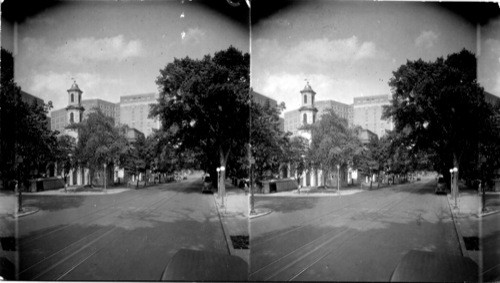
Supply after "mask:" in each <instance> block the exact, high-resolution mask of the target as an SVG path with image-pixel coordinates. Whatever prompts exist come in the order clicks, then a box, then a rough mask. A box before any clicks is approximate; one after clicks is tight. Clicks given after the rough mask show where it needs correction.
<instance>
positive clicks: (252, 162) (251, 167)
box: [249, 145, 255, 215]
mask: <svg viewBox="0 0 500 283" xmlns="http://www.w3.org/2000/svg"><path fill="white" fill-rule="evenodd" d="M251 147H252V146H251V145H250V148H251ZM251 154H252V153H251V150H250V153H249V155H250V174H249V177H250V178H249V181H250V215H254V214H255V198H254V194H253V164H254V163H255V159H254V158H253V157H252V156H251Z"/></svg>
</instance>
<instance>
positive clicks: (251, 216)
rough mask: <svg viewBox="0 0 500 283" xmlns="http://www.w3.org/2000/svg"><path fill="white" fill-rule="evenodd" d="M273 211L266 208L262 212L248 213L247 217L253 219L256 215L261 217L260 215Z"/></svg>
mask: <svg viewBox="0 0 500 283" xmlns="http://www.w3.org/2000/svg"><path fill="white" fill-rule="evenodd" d="M272 212H273V211H272V210H270V209H268V210H264V211H262V212H256V213H255V214H253V215H252V214H250V213H248V218H250V219H255V218H258V217H262V216H265V215H268V214H271V213H272Z"/></svg>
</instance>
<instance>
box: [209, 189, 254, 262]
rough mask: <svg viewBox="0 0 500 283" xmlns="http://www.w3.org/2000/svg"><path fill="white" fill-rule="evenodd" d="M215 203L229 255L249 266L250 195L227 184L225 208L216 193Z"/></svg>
mask: <svg viewBox="0 0 500 283" xmlns="http://www.w3.org/2000/svg"><path fill="white" fill-rule="evenodd" d="M214 201H215V203H216V206H217V210H218V213H219V216H220V219H221V223H222V227H223V229H224V236H225V237H226V242H227V245H228V248H229V253H230V254H231V255H235V256H238V257H240V258H242V259H243V260H245V261H246V262H247V264H250V249H249V248H250V247H249V231H248V230H249V228H248V205H249V204H248V195H245V191H244V190H243V189H240V188H237V187H235V186H233V185H232V184H231V183H230V182H226V197H225V198H224V206H223V207H222V199H221V198H219V196H218V195H217V193H214ZM237 236H240V237H237ZM241 236H242V237H241ZM231 237H233V240H231ZM245 246H246V249H245Z"/></svg>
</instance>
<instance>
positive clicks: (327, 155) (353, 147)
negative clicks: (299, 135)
mask: <svg viewBox="0 0 500 283" xmlns="http://www.w3.org/2000/svg"><path fill="white" fill-rule="evenodd" d="M361 150H362V146H361V142H360V140H359V138H358V136H357V134H356V132H355V131H354V130H353V129H352V128H350V127H349V125H348V123H347V120H345V119H342V118H340V117H338V116H337V114H335V112H334V110H333V109H331V108H330V109H327V111H326V113H324V114H323V115H322V116H321V120H319V121H318V122H316V123H315V124H313V125H312V140H311V150H310V155H309V158H310V161H311V162H312V165H313V167H316V168H320V169H322V170H323V172H324V174H323V176H324V178H326V176H327V173H328V172H336V171H337V169H336V168H337V165H338V166H348V165H350V164H351V163H352V162H353V159H354V157H355V156H356V155H358V154H360V152H361ZM325 181H326V180H325ZM325 183H326V182H325Z"/></svg>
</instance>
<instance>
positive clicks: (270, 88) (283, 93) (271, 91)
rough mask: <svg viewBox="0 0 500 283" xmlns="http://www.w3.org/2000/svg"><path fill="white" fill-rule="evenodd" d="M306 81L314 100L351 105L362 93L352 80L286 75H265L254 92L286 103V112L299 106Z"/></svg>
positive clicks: (283, 73)
mask: <svg viewBox="0 0 500 283" xmlns="http://www.w3.org/2000/svg"><path fill="white" fill-rule="evenodd" d="M305 79H307V80H308V81H309V82H310V84H311V86H312V88H313V90H314V91H315V92H316V100H317V101H318V100H335V101H339V102H342V103H346V104H350V103H352V97H353V96H359V95H360V94H361V93H362V90H361V89H360V86H359V83H357V81H356V80H354V79H333V78H332V77H331V76H329V75H324V74H305V73H296V74H292V73H287V72H282V73H278V74H266V76H263V77H262V78H261V79H260V81H258V82H257V84H254V85H255V91H257V92H261V93H262V94H264V95H267V96H270V97H273V98H274V99H276V100H277V101H278V102H285V103H286V110H285V112H286V111H291V110H295V109H297V108H299V107H300V105H301V96H300V90H302V89H303V88H304V86H305V84H306V82H305Z"/></svg>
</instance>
